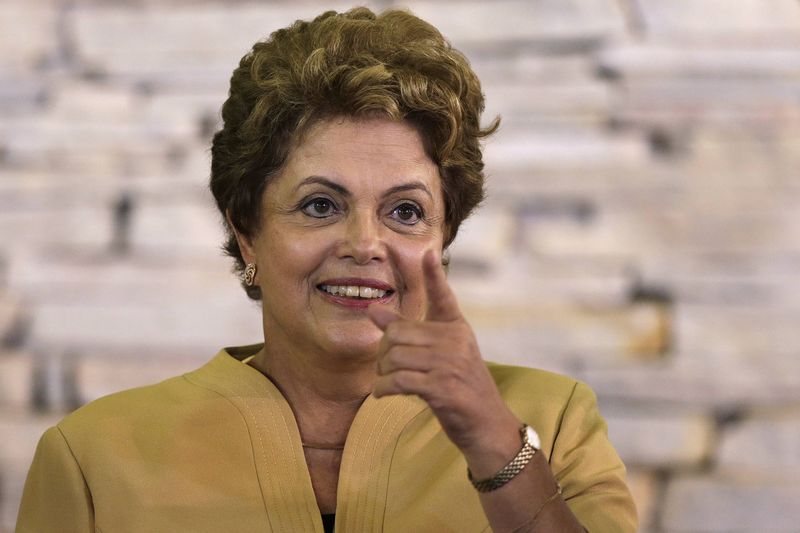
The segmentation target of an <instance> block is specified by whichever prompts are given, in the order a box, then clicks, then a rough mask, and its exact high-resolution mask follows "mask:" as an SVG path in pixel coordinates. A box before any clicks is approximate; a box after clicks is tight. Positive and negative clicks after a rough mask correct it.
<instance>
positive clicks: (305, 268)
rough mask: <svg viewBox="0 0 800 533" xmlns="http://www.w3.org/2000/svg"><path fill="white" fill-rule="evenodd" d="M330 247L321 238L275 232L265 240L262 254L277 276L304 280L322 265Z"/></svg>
mask: <svg viewBox="0 0 800 533" xmlns="http://www.w3.org/2000/svg"><path fill="white" fill-rule="evenodd" d="M329 245H330V243H329V242H328V240H327V239H324V238H322V237H321V236H316V235H308V234H305V235H298V233H297V232H293V231H289V230H287V231H274V232H272V233H270V234H269V235H267V238H266V239H264V241H263V248H262V253H263V255H264V256H265V259H266V261H267V262H268V264H269V265H270V267H271V268H270V269H269V270H271V271H272V272H273V273H274V274H275V275H276V276H281V277H283V279H295V280H298V279H300V280H303V279H305V278H306V277H308V276H309V275H310V274H311V273H312V272H313V271H314V269H315V268H317V266H318V265H319V264H320V262H321V261H322V259H323V258H324V257H325V254H326V251H327V249H328V247H329ZM268 281H272V282H274V281H277V280H268Z"/></svg>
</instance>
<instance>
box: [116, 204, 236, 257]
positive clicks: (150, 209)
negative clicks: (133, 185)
mask: <svg viewBox="0 0 800 533" xmlns="http://www.w3.org/2000/svg"><path fill="white" fill-rule="evenodd" d="M177 200H180V199H177ZM163 201H164V200H162V202H163ZM223 236H224V233H223V229H222V225H221V224H220V215H219V214H218V212H217V209H216V207H213V206H212V205H210V202H207V203H205V205H203V204H200V205H192V204H184V205H181V204H178V205H170V204H166V205H165V204H160V203H156V202H145V203H140V204H138V205H137V206H136V207H135V208H134V211H133V213H132V216H131V234H130V239H131V246H132V247H133V248H142V249H159V248H168V249H172V250H176V249H181V248H199V249H202V250H206V251H208V253H209V255H210V254H211V253H213V252H214V250H218V249H219V245H220V244H221V243H222V240H223Z"/></svg>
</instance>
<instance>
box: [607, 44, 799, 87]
mask: <svg viewBox="0 0 800 533" xmlns="http://www.w3.org/2000/svg"><path fill="white" fill-rule="evenodd" d="M736 42H737V41H734V44H730V45H727V46H724V45H716V46H713V45H711V44H704V45H697V44H693V43H682V42H676V41H674V40H671V39H654V40H650V41H647V42H645V43H619V44H613V45H610V46H607V47H605V48H604V49H602V50H601V51H600V52H599V53H598V55H597V64H598V67H599V68H601V69H603V70H605V71H609V72H613V73H614V74H615V75H619V76H622V77H623V78H625V79H661V80H669V79H673V78H711V79H733V80H746V79H768V80H774V81H777V82H780V81H781V80H782V79H792V78H797V77H798V76H800V58H798V56H797V53H796V51H795V50H794V49H793V47H791V46H788V45H787V46H785V47H778V46H777V45H773V46H769V47H767V46H758V45H757V44H755V43H754V44H753V45H749V46H748V44H747V43H743V44H739V45H737V44H735V43H736Z"/></svg>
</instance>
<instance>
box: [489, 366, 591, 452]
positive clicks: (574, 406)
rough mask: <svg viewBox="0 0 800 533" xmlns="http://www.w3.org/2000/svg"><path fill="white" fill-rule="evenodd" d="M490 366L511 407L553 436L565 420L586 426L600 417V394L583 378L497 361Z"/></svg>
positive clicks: (502, 394) (522, 417)
mask: <svg viewBox="0 0 800 533" xmlns="http://www.w3.org/2000/svg"><path fill="white" fill-rule="evenodd" d="M487 367H488V368H489V372H490V373H491V374H492V377H493V378H494V381H495V383H496V384H497V388H498V390H499V391H500V395H501V396H502V397H503V399H504V400H505V402H506V404H507V405H508V406H509V408H510V409H511V410H512V411H514V413H516V414H517V416H518V417H520V419H522V420H525V421H527V422H529V423H534V421H535V422H536V424H537V427H536V429H537V431H540V433H542V432H543V433H546V434H547V435H548V437H550V438H552V439H555V437H556V435H557V434H558V433H559V432H560V431H561V430H562V429H563V425H564V424H565V423H566V424H578V425H585V424H586V423H588V422H592V421H594V420H595V419H596V418H597V417H598V416H599V412H598V411H597V397H596V396H595V394H594V392H593V391H592V389H591V388H589V386H588V385H586V384H585V383H583V382H581V381H578V380H576V379H574V378H571V377H569V376H564V375H562V374H556V373H554V372H548V371H546V370H539V369H535V368H525V367H519V366H511V365H502V364H496V363H487ZM540 436H543V435H540ZM543 438H544V437H543Z"/></svg>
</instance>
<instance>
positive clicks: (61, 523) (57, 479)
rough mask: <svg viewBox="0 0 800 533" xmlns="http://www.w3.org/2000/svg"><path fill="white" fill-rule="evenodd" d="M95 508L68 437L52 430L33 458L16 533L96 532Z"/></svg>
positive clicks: (44, 436) (46, 433) (59, 431)
mask: <svg viewBox="0 0 800 533" xmlns="http://www.w3.org/2000/svg"><path fill="white" fill-rule="evenodd" d="M94 530H95V529H94V507H93V506H92V496H91V493H90V492H89V487H88V486H87V484H86V480H85V479H84V477H83V472H81V468H80V465H78V462H77V461H76V460H75V457H74V456H73V454H72V451H71V450H70V448H69V445H68V444H67V441H66V439H65V438H64V435H63V434H62V433H61V430H60V429H58V427H51V428H50V429H48V430H47V431H46V432H45V433H44V435H43V436H42V438H41V439H40V440H39V445H38V446H37V447H36V453H35V455H34V457H33V464H31V468H30V471H29V472H28V478H27V480H26V482H25V489H24V490H23V493H22V503H21V505H20V509H19V515H18V516H17V527H16V533H50V532H54V533H55V532H58V533H73V532H74V533H78V532H80V533H93V532H94Z"/></svg>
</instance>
